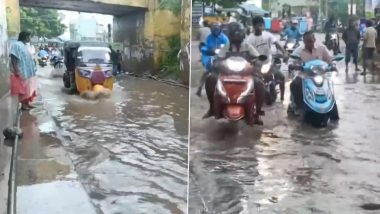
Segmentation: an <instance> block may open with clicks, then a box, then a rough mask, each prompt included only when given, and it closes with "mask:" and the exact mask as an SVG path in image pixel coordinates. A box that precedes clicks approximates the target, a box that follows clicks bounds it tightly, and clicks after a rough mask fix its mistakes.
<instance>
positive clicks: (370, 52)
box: [363, 48, 375, 72]
mask: <svg viewBox="0 0 380 214" xmlns="http://www.w3.org/2000/svg"><path fill="white" fill-rule="evenodd" d="M374 52H375V48H364V52H363V58H364V63H363V65H364V66H363V70H364V71H363V72H366V70H367V64H368V63H370V62H372V60H373V56H374Z"/></svg>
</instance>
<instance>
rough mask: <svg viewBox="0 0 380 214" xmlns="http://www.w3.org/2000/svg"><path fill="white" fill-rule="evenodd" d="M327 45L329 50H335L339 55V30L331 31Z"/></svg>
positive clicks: (335, 53)
mask: <svg viewBox="0 0 380 214" xmlns="http://www.w3.org/2000/svg"><path fill="white" fill-rule="evenodd" d="M326 46H327V48H328V49H329V50H333V52H334V55H337V54H338V53H340V50H339V35H338V32H337V31H334V32H331V33H330V36H329V37H328V39H327V44H326Z"/></svg>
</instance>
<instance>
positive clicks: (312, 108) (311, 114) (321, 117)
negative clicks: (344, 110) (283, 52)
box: [288, 54, 344, 127]
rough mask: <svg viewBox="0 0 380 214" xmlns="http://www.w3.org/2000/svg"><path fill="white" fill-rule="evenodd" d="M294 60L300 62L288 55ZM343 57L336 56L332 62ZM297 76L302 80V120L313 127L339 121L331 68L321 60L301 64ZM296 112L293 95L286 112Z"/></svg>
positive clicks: (297, 58)
mask: <svg viewBox="0 0 380 214" xmlns="http://www.w3.org/2000/svg"><path fill="white" fill-rule="evenodd" d="M290 57H291V58H292V59H294V60H298V61H302V60H301V59H300V57H299V56H297V55H294V54H292V55H290ZM343 58H344V56H343V55H337V56H335V57H334V59H333V61H334V62H335V61H340V60H342V59H343ZM299 69H300V71H299V74H298V75H297V76H298V77H300V78H301V79H302V93H303V106H302V107H301V109H299V110H301V113H302V114H303V116H304V118H303V119H304V120H305V121H307V122H310V123H311V124H312V125H314V126H322V127H324V126H326V125H327V122H328V121H329V119H339V114H338V107H337V104H336V100H335V95H334V87H333V86H334V85H333V81H332V78H331V74H332V72H333V71H334V70H333V69H332V66H331V65H329V64H327V63H326V62H324V61H322V60H318V59H317V60H311V61H308V62H302V66H299ZM296 111H297V109H296V104H295V102H294V98H293V94H291V103H290V105H289V108H288V112H290V113H295V112H296Z"/></svg>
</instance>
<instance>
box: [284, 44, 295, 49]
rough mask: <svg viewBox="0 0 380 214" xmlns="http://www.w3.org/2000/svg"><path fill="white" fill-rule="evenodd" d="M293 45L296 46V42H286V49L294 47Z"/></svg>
mask: <svg viewBox="0 0 380 214" xmlns="http://www.w3.org/2000/svg"><path fill="white" fill-rule="evenodd" d="M293 47H294V44H293V43H288V44H286V49H288V50H289V49H293Z"/></svg>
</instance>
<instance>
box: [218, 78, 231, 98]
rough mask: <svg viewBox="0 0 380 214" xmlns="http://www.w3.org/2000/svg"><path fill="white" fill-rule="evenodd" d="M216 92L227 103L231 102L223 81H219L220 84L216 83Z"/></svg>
mask: <svg viewBox="0 0 380 214" xmlns="http://www.w3.org/2000/svg"><path fill="white" fill-rule="evenodd" d="M216 90H217V91H218V93H219V94H220V95H221V96H222V97H223V99H224V101H225V102H226V103H229V102H230V98H229V97H228V96H227V92H226V90H225V89H224V87H223V84H222V81H220V80H218V82H217V83H216Z"/></svg>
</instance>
